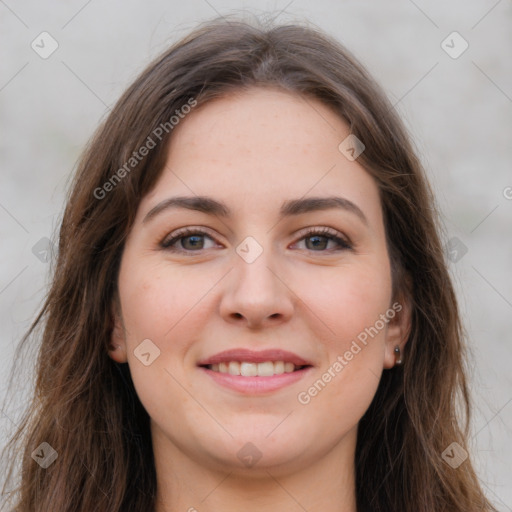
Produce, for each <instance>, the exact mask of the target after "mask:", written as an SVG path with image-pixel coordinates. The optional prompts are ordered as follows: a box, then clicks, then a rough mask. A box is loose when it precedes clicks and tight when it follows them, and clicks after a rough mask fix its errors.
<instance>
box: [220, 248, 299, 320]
mask: <svg viewBox="0 0 512 512" xmlns="http://www.w3.org/2000/svg"><path fill="white" fill-rule="evenodd" d="M234 266H235V268H234V269H233V270H232V271H231V272H229V274H228V276H227V279H226V280H225V282H224V287H225V288H224V292H223V295H222V299H221V303H220V314H221V316H222V317H223V318H224V319H225V320H226V321H227V322H230V323H238V324H244V325H245V327H247V328H250V329H254V330H258V329H262V328H264V327H269V326H276V325H278V324H280V323H283V322H286V321H287V320H289V319H290V318H291V316H292V314H293V311H294V301H295V296H294V293H293V292H292V290H291V289H290V288H289V287H288V284H287V279H286V276H285V275H284V272H283V271H282V270H281V271H280V270H279V266H278V265H276V262H275V261H272V257H271V255H270V251H266V250H264V251H263V253H262V254H261V255H260V256H259V257H258V258H257V259H256V260H255V261H253V262H252V263H248V262H247V261H245V260H244V259H243V258H241V257H239V256H238V255H237V254H235V255H234Z"/></svg>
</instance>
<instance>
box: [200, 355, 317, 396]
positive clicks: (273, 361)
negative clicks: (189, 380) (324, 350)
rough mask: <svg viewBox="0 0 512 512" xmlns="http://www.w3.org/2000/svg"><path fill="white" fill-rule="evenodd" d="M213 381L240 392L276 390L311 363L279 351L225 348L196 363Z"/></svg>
mask: <svg viewBox="0 0 512 512" xmlns="http://www.w3.org/2000/svg"><path fill="white" fill-rule="evenodd" d="M197 366H198V367H199V368H201V369H202V370H203V371H204V372H205V373H206V374H207V375H208V376H209V377H210V378H212V379H213V381H214V382H216V383H217V384H220V385H221V386H224V387H227V388H230V389H232V390H234V391H237V392H240V393H246V394H247V393H249V394H260V393H266V392H272V391H276V390H278V389H280V388H282V387H284V386H287V385H290V384H292V383H294V382H297V381H298V380H299V379H301V378H302V377H303V376H304V375H306V373H308V371H309V370H310V369H312V368H313V364H312V363H311V362H309V361H307V360H305V359H303V358H301V357H299V356H298V355H296V354H293V353H292V352H287V351H283V350H277V349H276V350H263V351H259V352H256V351H253V350H247V349H234V350H227V351H224V352H221V353H219V354H216V355H214V356H212V357H209V358H207V359H204V360H201V361H199V362H198V364H197Z"/></svg>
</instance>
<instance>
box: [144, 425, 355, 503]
mask: <svg viewBox="0 0 512 512" xmlns="http://www.w3.org/2000/svg"><path fill="white" fill-rule="evenodd" d="M356 435H357V433H356V430H354V431H353V432H350V433H348V434H347V435H346V436H345V437H344V438H343V439H342V440H341V441H340V443H339V444H338V445H337V446H336V447H334V448H333V449H332V450H330V452H329V453H327V454H325V455H324V456H323V457H321V458H319V459H317V460H316V461H315V462H314V463H308V464H304V465H303V464H301V463H297V464H295V468H294V469H293V470H290V469H289V468H288V469H284V470H283V469H282V468H279V467H260V468H258V469H256V468H257V466H255V467H254V468H252V469H251V470H250V471H248V470H245V471H241V470H240V469H238V468H236V467H231V468H230V467H226V468H224V469H223V468H220V469H219V468H216V469H212V467H213V465H212V467H208V465H207V464H204V462H203V463H198V462H196V461H194V460H192V459H191V458H190V457H188V456H187V455H186V454H184V453H183V452H181V451H180V450H178V449H177V448H176V447H175V446H173V445H172V444H171V443H170V442H169V440H168V439H164V438H163V437H162V436H163V433H162V432H159V433H153V444H154V452H155V466H156V474H157V499H156V505H155V512H202V511H205V510H208V511H209V512H221V511H222V512H235V511H237V512H238V511H240V510H244V512H256V511H258V512H259V511H261V510H265V511H268V512H274V511H276V512H277V511H279V512H282V511H283V510H290V511H292V510H293V511H295V510H296V511H297V512H300V511H303V510H307V511H308V512H317V511H318V512H319V511H322V512H356V511H357V508H356V497H355V495H356V493H355V472H354V455H355V441H356ZM292 465H293V464H292Z"/></svg>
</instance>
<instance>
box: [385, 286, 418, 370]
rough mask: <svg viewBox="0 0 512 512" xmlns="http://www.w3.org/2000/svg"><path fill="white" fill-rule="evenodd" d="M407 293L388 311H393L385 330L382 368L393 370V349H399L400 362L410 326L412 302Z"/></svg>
mask: <svg viewBox="0 0 512 512" xmlns="http://www.w3.org/2000/svg"><path fill="white" fill-rule="evenodd" d="M410 297H411V295H410V294H409V293H404V294H401V295H400V296H399V297H398V298H397V300H396V301H394V302H393V303H392V305H391V306H390V310H389V311H395V315H394V317H393V318H391V319H390V320H389V323H388V326H387V330H386V347H385V355H384V368H386V369H390V368H393V367H394V366H395V364H396V360H397V357H396V354H395V347H396V346H398V347H399V348H400V354H401V359H402V361H403V360H404V349H405V345H406V343H407V340H408V339H409V335H410V333H411V324H412V300H411V298H410Z"/></svg>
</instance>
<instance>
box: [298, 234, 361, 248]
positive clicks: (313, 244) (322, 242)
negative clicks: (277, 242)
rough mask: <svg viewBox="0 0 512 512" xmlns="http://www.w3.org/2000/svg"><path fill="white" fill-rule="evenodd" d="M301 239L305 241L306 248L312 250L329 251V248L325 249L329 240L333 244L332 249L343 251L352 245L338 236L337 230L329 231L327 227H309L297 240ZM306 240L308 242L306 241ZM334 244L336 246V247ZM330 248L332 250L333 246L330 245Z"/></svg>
mask: <svg viewBox="0 0 512 512" xmlns="http://www.w3.org/2000/svg"><path fill="white" fill-rule="evenodd" d="M302 241H305V243H306V249H310V250H312V251H314V252H331V251H330V250H325V249H327V246H328V245H329V242H332V243H333V244H334V246H335V247H334V250H338V251H343V250H347V249H352V245H351V244H350V243H349V241H348V240H345V239H344V238H342V237H341V236H339V235H338V233H337V232H335V231H331V230H330V229H328V228H316V229H310V230H309V231H307V232H306V233H304V234H303V236H302V238H301V239H300V240H299V242H302ZM308 241H309V242H310V243H308ZM299 242H296V243H299ZM336 245H337V246H338V248H336ZM330 249H331V250H332V249H333V248H332V247H331V248H330Z"/></svg>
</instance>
